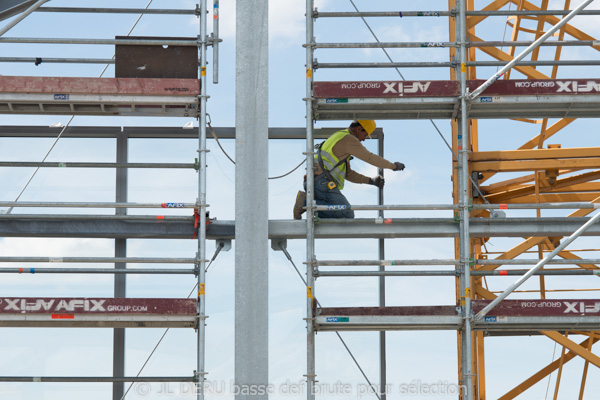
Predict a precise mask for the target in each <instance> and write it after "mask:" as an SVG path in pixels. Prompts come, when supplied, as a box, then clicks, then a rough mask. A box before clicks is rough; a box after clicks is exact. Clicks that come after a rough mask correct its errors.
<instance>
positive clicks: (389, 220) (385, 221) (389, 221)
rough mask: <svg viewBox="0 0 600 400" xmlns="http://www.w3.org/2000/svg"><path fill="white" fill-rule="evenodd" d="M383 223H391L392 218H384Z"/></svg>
mask: <svg viewBox="0 0 600 400" xmlns="http://www.w3.org/2000/svg"><path fill="white" fill-rule="evenodd" d="M383 223H384V224H391V223H392V219H391V218H386V219H384V220H383Z"/></svg>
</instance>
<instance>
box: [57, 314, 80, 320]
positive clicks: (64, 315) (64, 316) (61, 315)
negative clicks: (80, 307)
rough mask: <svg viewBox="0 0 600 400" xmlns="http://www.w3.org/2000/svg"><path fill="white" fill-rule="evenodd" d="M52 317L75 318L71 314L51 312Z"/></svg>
mask: <svg viewBox="0 0 600 400" xmlns="http://www.w3.org/2000/svg"><path fill="white" fill-rule="evenodd" d="M52 319H75V315H73V314H52Z"/></svg>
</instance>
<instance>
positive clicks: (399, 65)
mask: <svg viewBox="0 0 600 400" xmlns="http://www.w3.org/2000/svg"><path fill="white" fill-rule="evenodd" d="M465 65H466V66H469V67H491V66H494V67H495V66H499V67H502V66H505V65H508V64H507V63H506V62H503V61H468V62H466V63H465ZM514 65H515V66H552V65H559V66H560V65H563V66H566V65H600V61H599V60H558V61H519V62H517V63H515V64H514ZM457 66H458V63H456V62H376V63H319V62H315V63H314V64H313V68H314V69H319V68H327V69H335V68H456V67H457Z"/></svg>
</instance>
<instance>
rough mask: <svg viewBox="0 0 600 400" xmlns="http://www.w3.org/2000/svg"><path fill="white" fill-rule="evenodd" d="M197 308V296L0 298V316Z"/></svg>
mask: <svg viewBox="0 0 600 400" xmlns="http://www.w3.org/2000/svg"><path fill="white" fill-rule="evenodd" d="M196 310H197V309H196V300H194V299H134V298H124V299H115V298H48V297H43V298H42V297H0V318H2V315H7V314H20V315H27V314H51V315H56V316H64V315H73V314H75V315H108V314H111V315H115V314H118V315H122V314H126V315H188V316H191V315H196V312H197V311H196ZM57 319H60V318H58V317H57Z"/></svg>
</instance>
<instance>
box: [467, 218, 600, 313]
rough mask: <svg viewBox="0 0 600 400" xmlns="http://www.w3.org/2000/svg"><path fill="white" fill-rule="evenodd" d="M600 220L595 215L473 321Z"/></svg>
mask: <svg viewBox="0 0 600 400" xmlns="http://www.w3.org/2000/svg"><path fill="white" fill-rule="evenodd" d="M599 220H600V212H599V213H598V214H596V215H594V216H593V217H592V218H591V219H590V220H589V221H588V222H586V223H585V224H583V226H582V227H581V228H579V229H577V230H576V231H575V232H574V233H573V234H572V235H571V236H569V237H568V238H567V240H565V241H564V242H563V243H561V244H560V245H559V246H558V247H556V248H555V249H554V251H552V253H550V254H548V255H547V256H546V258H544V259H543V260H541V261H540V262H539V263H537V264H536V265H535V266H534V267H533V268H531V269H530V270H529V271H527V272H526V273H525V275H523V276H522V277H521V278H519V279H518V280H517V281H516V282H515V283H513V284H512V285H511V286H509V287H508V288H507V289H506V290H505V291H504V292H502V294H500V295H499V296H498V297H497V298H496V299H494V300H493V301H492V302H491V303H490V304H488V305H487V306H486V307H485V308H484V309H483V310H481V311H479V313H477V315H475V317H473V319H474V320H475V321H477V320H480V319H482V318H483V317H485V316H486V315H487V313H489V312H490V311H491V310H492V308H494V307H496V306H497V305H498V303H500V302H501V301H502V300H504V299H505V298H506V297H507V296H508V295H509V294H511V293H512V292H513V291H514V290H515V289H517V288H518V287H519V286H521V285H522V284H523V283H524V282H525V281H526V280H527V279H529V278H530V277H531V276H532V275H533V274H535V273H536V272H537V271H538V270H539V269H541V268H542V267H543V266H544V265H546V264H547V263H548V261H550V260H552V259H553V258H554V256H556V255H557V254H558V253H560V252H561V251H563V249H564V248H565V247H567V246H568V245H569V244H571V242H573V241H574V240H575V239H577V238H578V237H579V236H580V235H581V234H582V233H584V232H585V231H586V230H588V229H589V228H590V227H591V226H592V225H594V224H595V223H596V222H597V221H599Z"/></svg>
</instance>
